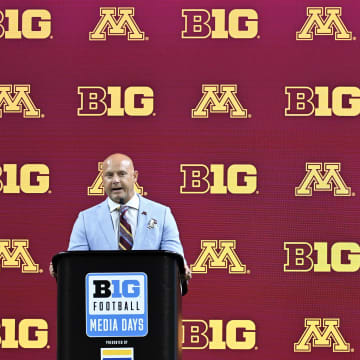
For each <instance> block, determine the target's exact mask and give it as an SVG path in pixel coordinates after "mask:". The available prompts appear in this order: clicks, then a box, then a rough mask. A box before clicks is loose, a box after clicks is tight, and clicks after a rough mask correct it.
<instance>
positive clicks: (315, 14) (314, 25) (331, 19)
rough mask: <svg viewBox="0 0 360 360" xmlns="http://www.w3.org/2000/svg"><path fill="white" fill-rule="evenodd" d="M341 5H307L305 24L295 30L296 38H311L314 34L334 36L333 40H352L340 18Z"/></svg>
mask: <svg viewBox="0 0 360 360" xmlns="http://www.w3.org/2000/svg"><path fill="white" fill-rule="evenodd" d="M341 11H342V8H341V7H308V8H306V12H307V16H308V18H307V19H306V22H305V24H304V25H303V27H302V28H301V30H300V31H297V32H296V40H313V37H314V34H315V35H328V36H335V40H352V33H351V31H349V30H348V29H347V28H346V26H345V24H344V23H343V21H342V19H341Z"/></svg>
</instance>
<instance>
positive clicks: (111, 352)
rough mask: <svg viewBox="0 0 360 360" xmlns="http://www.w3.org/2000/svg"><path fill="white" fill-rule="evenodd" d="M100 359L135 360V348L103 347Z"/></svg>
mask: <svg viewBox="0 0 360 360" xmlns="http://www.w3.org/2000/svg"><path fill="white" fill-rule="evenodd" d="M100 360H134V348H101V358H100Z"/></svg>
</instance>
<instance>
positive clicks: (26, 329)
mask: <svg viewBox="0 0 360 360" xmlns="http://www.w3.org/2000/svg"><path fill="white" fill-rule="evenodd" d="M48 328H49V327H48V323H47V322H46V321H45V320H44V319H22V320H20V321H18V320H17V319H0V348H2V349H19V348H22V349H43V348H45V347H47V348H49V345H47V344H48Z"/></svg>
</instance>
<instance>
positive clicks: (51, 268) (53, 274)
mask: <svg viewBox="0 0 360 360" xmlns="http://www.w3.org/2000/svg"><path fill="white" fill-rule="evenodd" d="M49 273H50V275H51V276H52V277H53V278H55V279H56V272H55V271H54V266H53V264H52V262H50V265H49Z"/></svg>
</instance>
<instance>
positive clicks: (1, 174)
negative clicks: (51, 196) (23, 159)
mask: <svg viewBox="0 0 360 360" xmlns="http://www.w3.org/2000/svg"><path fill="white" fill-rule="evenodd" d="M49 174H50V170H49V167H48V166H47V165H45V164H24V165H22V166H18V164H3V165H0V193H1V192H2V193H3V194H20V192H23V193H25V194H44V193H46V192H47V191H48V190H49ZM49 192H50V191H49Z"/></svg>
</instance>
